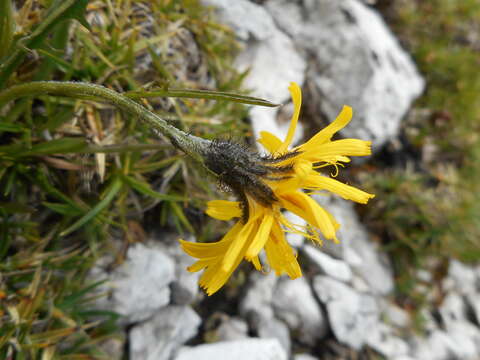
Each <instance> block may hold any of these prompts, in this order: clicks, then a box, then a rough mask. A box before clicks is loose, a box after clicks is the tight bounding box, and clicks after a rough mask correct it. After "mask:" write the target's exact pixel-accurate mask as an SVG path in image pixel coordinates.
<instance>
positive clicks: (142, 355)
mask: <svg viewBox="0 0 480 360" xmlns="http://www.w3.org/2000/svg"><path fill="white" fill-rule="evenodd" d="M204 3H205V4H207V5H211V6H215V7H217V8H218V16H219V19H220V20H221V21H222V22H224V23H225V24H227V25H228V26H230V27H231V28H232V29H233V30H234V31H235V34H236V35H237V37H238V39H239V40H240V41H241V43H242V44H243V50H242V52H241V53H240V55H239V56H238V58H237V64H236V66H237V67H238V68H239V69H247V68H251V70H250V72H249V75H248V77H247V79H246V86H247V87H248V88H251V89H253V90H254V91H253V94H254V95H256V96H260V97H263V98H266V99H269V100H271V101H274V102H279V103H287V102H288V101H289V93H288V90H287V88H288V84H289V82H290V81H295V82H297V83H299V84H300V85H301V86H302V88H303V89H304V90H305V100H304V103H305V105H304V106H305V107H304V112H305V114H306V115H308V116H306V117H305V118H306V119H307V120H308V121H305V122H304V123H303V124H302V125H303V128H304V133H305V134H307V133H308V129H309V128H313V127H317V128H318V126H319V125H323V124H325V123H326V122H328V121H331V120H332V119H334V118H335V116H336V115H337V113H338V111H339V110H340V109H341V107H342V105H344V104H348V105H350V106H352V107H353V109H354V119H353V121H352V122H351V124H350V125H349V126H348V127H347V128H346V129H345V130H342V133H341V135H342V136H346V137H357V138H361V139H365V140H367V139H370V140H372V141H373V150H374V152H376V151H378V150H380V149H381V147H382V145H384V144H385V143H386V142H387V141H391V140H393V139H395V138H396V137H397V136H398V132H399V128H400V124H401V121H402V119H403V117H404V116H405V114H406V112H407V111H408V110H409V108H410V106H411V104H412V101H414V100H415V99H416V98H417V97H418V96H419V95H420V94H421V93H422V91H423V89H424V80H423V79H422V77H421V76H420V74H419V73H418V71H417V70H416V67H415V65H414V63H413V62H412V60H411V58H410V57H409V55H408V54H407V53H406V52H405V51H404V50H403V49H402V48H401V46H400V45H399V43H398V41H397V40H396V38H395V37H394V36H393V35H392V33H391V31H390V30H389V29H388V27H387V26H386V24H385V22H384V21H383V20H382V18H381V16H380V15H379V14H378V13H377V12H376V11H375V10H373V9H371V8H370V7H368V5H367V4H365V3H364V2H361V1H358V0H343V1H331V0H317V1H310V0H304V1H287V0H277V1H262V2H260V3H259V2H257V3H254V2H251V1H247V0H237V1H234V2H232V1H227V0H205V1H204ZM192 41H193V39H192ZM289 111H291V106H289V105H288V104H287V105H286V106H284V107H282V108H281V109H279V110H278V109H273V110H269V109H265V108H260V107H257V108H253V109H252V110H251V112H250V119H251V123H252V126H253V129H254V133H255V134H256V135H258V133H259V131H261V130H263V129H268V130H269V131H271V132H275V133H277V134H279V135H280V136H283V134H285V132H286V129H287V127H288V121H287V120H286V119H289V116H290V113H289ZM299 137H301V134H300V135H299ZM318 201H319V202H321V203H322V205H324V206H325V207H326V208H327V209H328V210H329V211H330V212H332V213H333V214H334V215H335V217H336V218H337V219H338V220H339V222H340V223H341V229H340V233H339V236H338V237H339V239H340V240H341V243H340V244H339V245H335V244H325V246H324V247H323V248H318V247H316V246H314V245H312V244H311V243H310V242H308V241H304V239H302V238H299V237H298V236H296V235H292V234H291V235H290V238H289V241H290V242H291V244H293V245H294V246H295V247H296V248H297V250H298V253H299V257H300V259H301V264H302V268H303V269H304V274H305V276H304V277H302V278H300V279H297V280H294V281H292V280H289V279H287V278H277V277H275V276H274V275H273V274H261V273H258V272H251V273H250V275H249V278H248V279H247V280H246V281H244V282H241V285H240V286H237V287H235V286H232V285H231V286H229V287H226V288H225V289H223V290H221V291H220V292H219V293H218V294H215V295H213V296H212V297H207V296H206V295H205V294H203V293H202V292H200V291H199V289H198V285H197V279H198V274H190V273H188V272H187V271H186V270H185V268H186V266H188V265H190V264H191V262H192V259H191V258H189V257H188V256H187V255H185V254H184V253H183V252H182V251H181V250H180V248H179V246H178V243H177V238H178V235H177V234H172V233H169V234H166V233H161V232H158V233H152V234H150V236H149V240H148V241H147V242H145V243H137V244H134V245H132V246H131V247H130V248H129V249H128V252H127V255H126V261H125V262H124V263H123V264H122V265H121V266H119V267H117V268H115V269H114V270H113V271H112V270H110V269H109V266H108V264H110V262H111V259H108V258H105V259H102V261H100V262H99V263H98V264H97V266H96V267H95V268H94V269H93V271H92V273H91V277H92V278H93V279H107V280H108V281H107V282H106V283H105V284H103V285H102V288H101V289H99V290H100V291H101V292H107V293H108V294H109V295H108V297H103V298H101V299H100V300H99V301H98V304H97V305H98V307H99V308H103V309H109V310H114V311H116V312H118V313H119V314H121V315H122V317H121V319H120V320H119V321H120V323H121V326H122V327H123V329H124V330H125V331H124V334H125V336H124V338H123V339H118V340H115V341H114V340H111V341H110V342H109V343H107V344H105V348H106V349H109V351H110V353H111V354H112V358H118V359H120V358H122V356H123V354H124V353H127V354H128V356H129V358H130V359H152V360H153V359H155V360H168V359H174V360H189V359H195V360H201V359H209V360H213V359H226V358H227V359H231V360H235V359H259V360H263V359H272V360H277V359H279V360H282V359H294V360H313V359H364V358H365V359H376V358H386V359H395V360H407V359H421V360H424V359H439V360H443V359H445V360H446V359H462V360H464V359H479V358H480V327H479V325H480V267H473V266H466V265H463V264H462V263H460V262H457V261H452V262H451V263H450V265H449V268H448V273H447V276H446V277H445V279H444V280H443V281H442V286H441V289H439V290H438V289H437V290H435V289H433V288H432V287H430V286H429V284H430V283H432V279H431V278H430V274H429V273H428V272H425V274H423V275H424V284H425V285H424V286H425V292H426V293H428V292H432V291H442V292H443V299H444V300H443V302H442V303H440V304H436V305H437V306H436V307H432V308H431V309H429V308H426V309H425V310H424V311H423V313H422V314H421V315H422V316H421V317H422V319H423V323H422V326H421V329H423V330H422V331H414V330H413V329H415V328H418V327H417V326H415V322H416V321H417V319H416V318H415V319H414V318H413V317H412V315H411V314H410V313H409V312H407V311H405V310H404V309H402V308H400V307H399V306H397V305H396V304H395V303H394V301H393V296H392V295H393V290H394V278H393V271H392V267H391V265H390V263H389V260H388V258H387V257H386V256H385V254H382V252H381V251H380V250H379V248H378V246H377V245H376V243H375V242H374V241H372V237H371V235H370V234H369V233H368V231H367V229H366V228H365V226H364V225H362V223H361V222H360V221H359V218H358V215H357V213H356V212H355V209H354V207H353V205H352V204H351V203H348V202H347V201H344V200H342V199H338V198H333V197H332V198H330V197H326V196H322V197H319V198H318ZM193 240H194V239H192V241H193ZM233 281H235V279H233Z"/></svg>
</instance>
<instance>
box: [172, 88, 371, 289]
mask: <svg viewBox="0 0 480 360" xmlns="http://www.w3.org/2000/svg"><path fill="white" fill-rule="evenodd" d="M289 90H290V93H291V95H292V99H293V103H294V113H293V116H292V120H291V122H290V128H289V130H288V133H287V135H286V137H285V140H283V141H282V140H280V139H279V138H278V137H276V136H275V135H274V134H272V133H269V132H267V131H263V132H261V137H260V139H259V140H258V141H259V143H260V144H262V145H263V147H264V148H265V149H266V150H267V151H268V152H269V155H268V156H261V155H259V154H257V153H254V152H252V151H250V150H248V149H247V148H246V147H244V146H242V145H239V144H235V143H232V142H229V141H214V142H212V144H211V151H210V153H209V154H208V155H206V156H205V158H206V161H205V163H206V166H207V167H208V168H209V169H210V170H211V171H213V172H215V173H216V174H217V175H218V177H219V179H220V181H221V182H223V183H224V184H225V185H227V186H228V187H229V188H230V189H232V191H233V192H234V193H235V194H236V195H237V198H238V201H226V200H214V201H210V202H209V203H208V206H207V211H206V212H207V214H208V215H209V216H211V217H213V218H216V219H219V220H231V219H234V218H237V219H238V220H237V222H236V224H235V225H234V226H233V227H232V228H231V229H230V230H229V231H228V232H227V234H226V235H225V236H224V237H223V238H222V239H221V240H220V241H218V242H215V243H191V242H187V241H184V240H180V242H181V246H182V248H183V250H184V251H185V252H186V253H187V254H189V255H191V256H193V257H194V258H197V259H198V260H197V261H196V262H195V263H194V264H193V265H192V266H190V267H189V268H188V270H189V271H191V272H196V271H200V270H202V269H205V271H204V273H203V274H202V276H201V277H200V286H201V287H202V288H204V289H205V290H206V292H207V294H208V295H211V294H213V293H215V292H216V291H217V290H218V289H220V288H221V287H222V286H223V285H224V284H225V283H226V281H227V280H228V278H229V277H230V275H231V274H232V273H233V271H234V270H235V269H236V268H237V266H238V265H239V264H240V262H241V261H242V260H243V259H245V260H247V261H250V262H252V263H253V265H254V266H255V268H256V269H257V270H262V264H261V263H260V260H259V253H260V252H261V250H262V249H264V250H265V255H266V261H267V262H268V265H269V267H270V268H271V269H273V270H274V271H275V273H276V274H277V275H281V274H284V273H285V274H288V276H289V277H290V278H291V279H295V278H297V277H299V276H301V275H302V272H301V269H300V266H299V265H298V262H297V256H296V253H295V251H294V250H293V249H292V248H291V247H290V245H289V244H288V242H287V241H286V239H285V232H286V231H289V232H295V233H301V234H303V235H304V236H306V237H307V238H310V239H312V240H313V241H315V242H317V243H319V244H321V242H322V238H325V239H327V240H332V241H335V242H337V238H336V231H337V230H338V228H339V226H340V225H339V224H338V223H337V222H336V220H335V219H334V217H333V216H332V215H331V214H330V213H329V212H328V211H327V210H325V209H324V208H322V207H321V206H320V205H319V204H318V203H317V202H316V201H315V200H314V199H312V198H311V197H310V195H312V194H315V193H318V192H320V191H324V190H327V191H330V192H332V193H335V194H337V195H340V196H341V197H342V198H344V199H347V200H353V201H356V202H359V203H362V204H366V203H367V202H368V200H369V199H371V198H373V197H374V195H372V194H368V193H366V192H364V191H361V190H358V189H356V188H354V187H352V186H349V185H346V184H343V183H341V182H340V181H338V180H335V179H333V178H331V177H328V176H324V175H322V174H320V173H319V172H318V169H319V168H321V167H325V166H328V165H333V166H335V167H336V168H337V171H338V165H342V163H345V162H349V161H350V159H349V156H365V155H370V153H371V149H370V141H363V140H358V139H342V140H335V141H332V140H331V138H332V136H333V135H334V134H335V133H336V132H337V131H339V130H340V129H342V128H343V127H344V126H346V125H347V124H348V123H349V122H350V119H351V118H352V109H351V108H350V107H348V106H344V107H343V109H342V111H341V112H340V114H339V115H338V117H337V119H336V120H335V121H334V122H332V123H331V124H330V125H329V126H327V127H326V128H324V129H323V130H321V131H320V132H318V133H317V134H316V135H315V136H313V137H312V138H311V139H310V140H308V141H307V142H306V143H304V144H302V145H299V146H297V147H294V148H292V149H290V150H289V147H290V145H291V142H292V139H293V135H294V133H295V128H296V126H297V122H298V118H299V115H300V107H301V104H302V93H301V90H300V87H299V86H298V85H297V84H296V83H291V85H290V87H289ZM305 191H306V192H305ZM285 209H286V210H289V211H291V212H293V213H294V214H296V215H298V216H300V217H302V218H303V219H305V220H306V222H307V225H306V226H298V225H295V224H292V223H291V222H290V221H288V220H287V219H286V217H285V216H284V215H283V213H282V210H285Z"/></svg>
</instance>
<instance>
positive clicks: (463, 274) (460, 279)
mask: <svg viewBox="0 0 480 360" xmlns="http://www.w3.org/2000/svg"><path fill="white" fill-rule="evenodd" d="M443 289H444V290H445V291H449V290H455V291H458V292H459V293H460V294H470V293H473V292H475V291H476V290H477V274H476V269H475V268H474V267H472V266H468V265H465V264H463V263H461V262H460V261H458V260H454V259H451V260H450V264H449V267H448V275H447V277H446V278H445V279H444V280H443Z"/></svg>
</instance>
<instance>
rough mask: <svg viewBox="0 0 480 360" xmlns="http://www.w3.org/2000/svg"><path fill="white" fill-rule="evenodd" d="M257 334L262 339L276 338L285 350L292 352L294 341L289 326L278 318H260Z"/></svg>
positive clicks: (288, 352)
mask: <svg viewBox="0 0 480 360" xmlns="http://www.w3.org/2000/svg"><path fill="white" fill-rule="evenodd" d="M256 330H257V335H258V336H259V337H260V338H262V339H276V340H278V342H279V343H280V345H281V346H282V348H283V349H284V350H285V352H286V353H287V355H289V354H290V351H291V348H292V341H291V335H290V331H289V329H288V326H287V325H286V324H285V323H284V322H283V321H280V320H278V319H277V318H269V319H267V318H264V317H262V318H260V322H259V323H258V325H257V329H256Z"/></svg>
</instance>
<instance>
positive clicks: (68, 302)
mask: <svg viewBox="0 0 480 360" xmlns="http://www.w3.org/2000/svg"><path fill="white" fill-rule="evenodd" d="M106 282H107V280H106V279H104V280H99V281H95V282H93V283H92V284H90V285H88V286H86V287H84V288H83V289H81V290H79V291H77V292H75V293H73V294H71V295H68V296H66V297H65V298H63V300H62V302H61V303H59V304H57V306H58V307H59V308H61V309H62V310H65V309H66V308H68V307H72V306H75V305H77V304H78V302H82V300H83V297H84V296H85V295H87V294H88V293H89V292H91V291H92V290H93V289H95V288H96V287H98V286H100V285H102V284H104V283H106Z"/></svg>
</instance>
